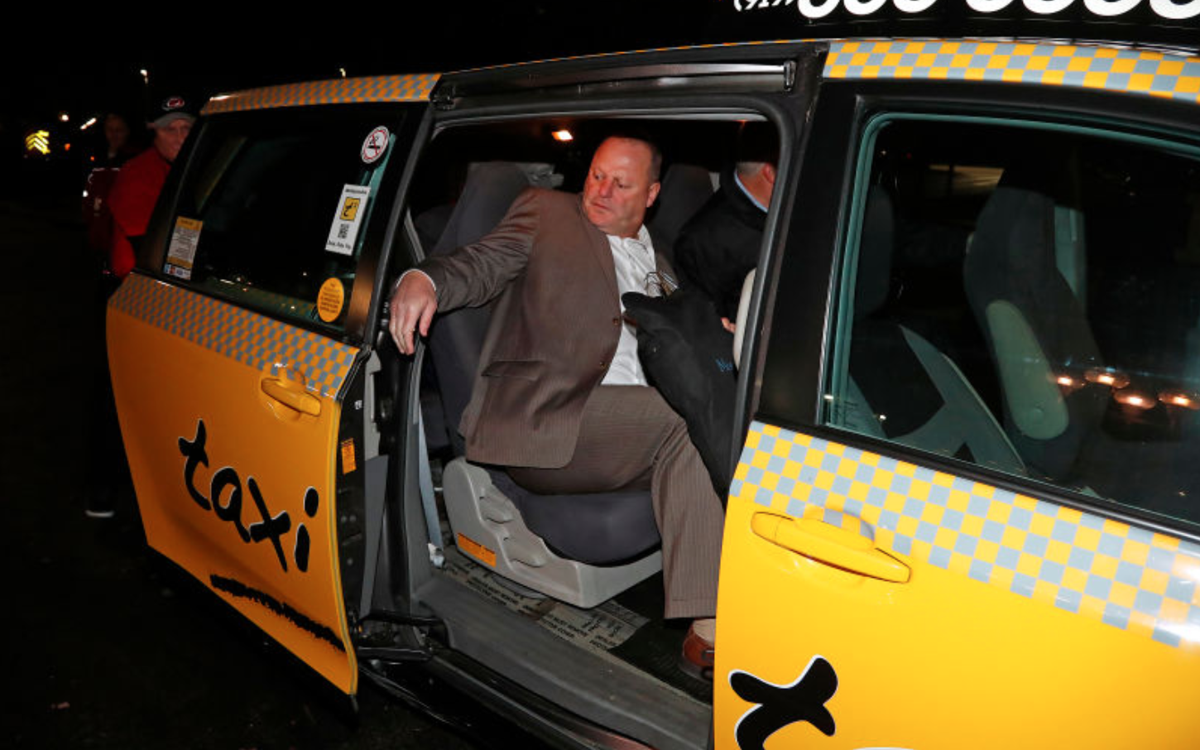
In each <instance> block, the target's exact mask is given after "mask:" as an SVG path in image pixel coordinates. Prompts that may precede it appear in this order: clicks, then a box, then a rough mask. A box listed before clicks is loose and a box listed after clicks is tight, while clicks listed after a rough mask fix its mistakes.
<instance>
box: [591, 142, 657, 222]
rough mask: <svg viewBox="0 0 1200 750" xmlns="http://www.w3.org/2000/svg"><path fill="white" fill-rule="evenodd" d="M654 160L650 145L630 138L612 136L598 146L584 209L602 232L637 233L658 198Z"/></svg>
mask: <svg viewBox="0 0 1200 750" xmlns="http://www.w3.org/2000/svg"><path fill="white" fill-rule="evenodd" d="M651 159H652V155H651V152H650V147H649V146H647V145H646V144H645V143H643V142H641V141H637V140H632V139H629V138H609V139H608V140H606V141H605V142H604V143H601V144H600V148H598V149H596V154H595V156H593V157H592V166H591V168H590V169H589V170H588V176H587V181H586V182H584V184H583V211H584V213H585V214H587V217H588V219H589V220H590V221H591V222H592V223H593V224H595V225H596V226H597V227H599V229H600V231H602V232H604V233H605V234H612V235H616V236H617V237H636V236H637V233H638V229H639V228H641V226H642V219H644V218H645V217H646V209H647V208H649V207H650V206H651V205H652V204H653V203H654V199H655V198H657V197H658V189H659V184H658V181H657V180H654V179H652V178H651V176H650V164H651Z"/></svg>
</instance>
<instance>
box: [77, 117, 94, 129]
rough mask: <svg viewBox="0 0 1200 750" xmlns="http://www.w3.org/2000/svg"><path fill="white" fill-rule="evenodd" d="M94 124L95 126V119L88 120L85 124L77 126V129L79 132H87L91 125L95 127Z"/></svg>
mask: <svg viewBox="0 0 1200 750" xmlns="http://www.w3.org/2000/svg"><path fill="white" fill-rule="evenodd" d="M95 124H96V118H95V117H93V118H91V119H90V120H88V121H87V122H85V123H84V124H82V125H80V126H79V129H80V130H87V129H88V128H90V127H91V126H93V125H95Z"/></svg>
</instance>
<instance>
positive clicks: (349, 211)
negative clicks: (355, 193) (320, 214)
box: [342, 196, 362, 221]
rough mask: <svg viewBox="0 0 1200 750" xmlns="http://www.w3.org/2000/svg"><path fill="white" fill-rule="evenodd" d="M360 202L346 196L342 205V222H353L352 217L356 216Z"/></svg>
mask: <svg viewBox="0 0 1200 750" xmlns="http://www.w3.org/2000/svg"><path fill="white" fill-rule="evenodd" d="M360 203H362V200H360V199H358V198H353V197H349V196H347V198H346V200H345V202H344V203H342V221H354V217H356V216H358V205H359V204H360Z"/></svg>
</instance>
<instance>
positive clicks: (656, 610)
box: [442, 547, 712, 702]
mask: <svg viewBox="0 0 1200 750" xmlns="http://www.w3.org/2000/svg"><path fill="white" fill-rule="evenodd" d="M442 573H444V574H446V575H448V576H450V577H451V578H453V579H455V580H457V581H458V582H460V583H462V584H464V585H465V586H468V587H470V588H471V589H473V590H474V591H477V592H478V593H480V594H482V595H484V596H486V597H487V598H488V599H491V600H492V601H494V602H497V603H499V604H503V605H504V606H505V607H507V608H508V609H510V610H512V611H513V612H517V613H520V614H522V615H525V616H526V617H529V618H530V619H532V620H535V621H536V622H537V623H538V625H540V626H542V627H543V628H545V629H546V630H549V631H550V632H551V633H554V635H556V636H558V637H559V638H562V639H564V640H566V641H568V642H570V643H572V644H574V645H575V646H577V647H579V648H583V649H586V650H588V651H590V652H592V653H594V654H597V655H599V656H601V657H603V658H605V659H608V660H611V661H612V662H613V663H615V664H619V665H622V666H626V667H629V668H632V669H637V670H640V671H643V672H646V673H649V674H650V675H652V676H654V677H656V678H657V679H659V680H661V681H662V682H665V683H666V684H668V685H670V686H671V687H673V688H675V689H677V690H680V691H682V692H684V693H686V694H688V695H690V696H691V697H693V698H696V699H698V700H702V701H706V702H711V701H712V684H711V683H709V682H706V681H700V680H697V679H695V678H694V677H691V676H690V675H688V674H686V673H684V672H683V671H682V670H680V669H679V653H680V647H681V644H682V643H683V636H684V634H685V633H686V632H687V625H686V623H684V624H683V625H678V624H676V623H670V624H664V622H663V620H662V617H661V612H662V576H661V575H658V576H653V577H651V578H649V579H647V580H645V581H642V582H641V583H639V584H638V585H637V586H634V587H633V588H631V589H629V590H628V591H625V592H623V593H622V594H620V595H619V596H618V597H616V598H615V599H611V600H609V601H607V602H604V603H603V604H600V605H599V606H596V607H593V608H592V609H580V608H578V607H573V606H571V605H570V604H565V603H563V602H560V601H556V600H554V599H551V598H549V597H544V596H541V595H539V594H537V593H536V592H532V591H528V590H527V589H524V588H523V587H521V586H517V585H515V584H512V583H511V582H509V581H506V580H504V579H502V578H500V577H498V576H496V575H493V574H492V572H491V571H489V570H487V569H486V568H484V567H483V566H481V565H477V564H476V563H474V562H472V561H470V560H468V559H467V558H466V557H465V556H463V555H462V554H460V553H459V552H458V550H456V549H454V548H453V547H447V548H446V549H445V565H444V567H443V568H442Z"/></svg>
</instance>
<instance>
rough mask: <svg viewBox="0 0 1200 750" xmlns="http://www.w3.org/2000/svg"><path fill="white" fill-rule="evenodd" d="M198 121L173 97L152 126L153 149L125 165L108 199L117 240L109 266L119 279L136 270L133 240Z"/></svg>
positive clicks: (141, 231) (184, 103) (142, 228)
mask: <svg viewBox="0 0 1200 750" xmlns="http://www.w3.org/2000/svg"><path fill="white" fill-rule="evenodd" d="M195 120H196V118H195V116H194V115H193V114H192V113H191V111H190V109H189V107H188V102H187V101H185V100H184V98H183V97H181V96H169V97H167V98H166V99H164V100H163V102H162V104H161V105H160V106H159V109H158V117H157V119H155V120H154V121H153V122H151V123H150V128H151V129H152V130H153V131H154V143H153V145H151V147H150V148H148V149H146V150H145V151H143V152H142V153H140V154H138V155H137V156H135V157H133V158H132V159H130V160H129V161H127V162H126V163H125V166H124V167H123V168H122V169H121V173H120V175H119V176H118V177H117V181H116V184H114V185H113V189H112V193H111V194H110V195H109V197H108V208H109V211H110V212H111V213H112V218H113V241H112V248H111V250H110V253H111V255H110V256H109V266H110V268H111V269H112V272H113V274H115V275H116V277H117V278H119V279H123V278H125V276H126V275H128V274H129V272H130V271H131V270H132V269H133V261H134V253H133V244H132V242H131V240H136V239H137V238H139V237H141V236H142V235H143V234H145V233H146V225H147V224H149V223H150V214H151V213H153V211H154V204H155V202H157V201H158V194H159V193H160V192H162V186H163V183H164V182H166V180H167V173H168V172H170V171H171V163H172V162H174V161H175V157H176V156H178V155H179V149H180V148H182V147H183V142H184V141H186V140H187V137H188V133H190V132H191V131H192V123H193V122H195Z"/></svg>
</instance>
